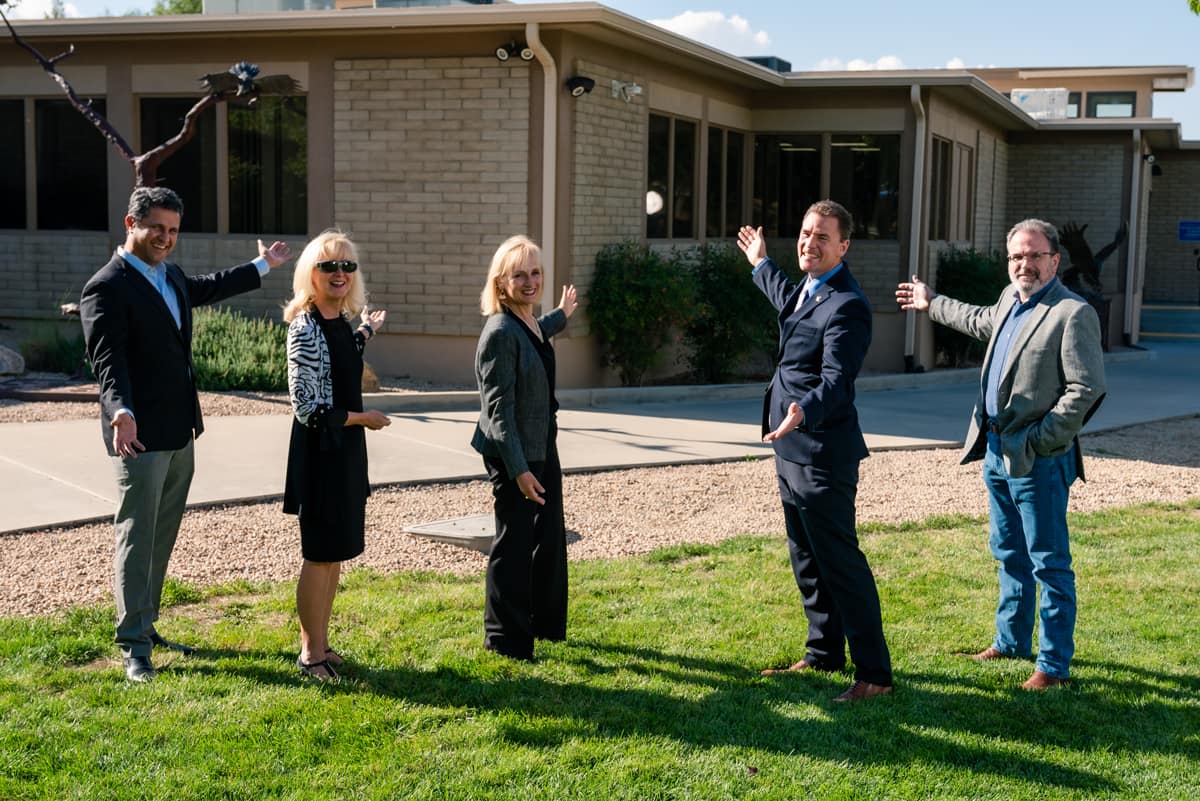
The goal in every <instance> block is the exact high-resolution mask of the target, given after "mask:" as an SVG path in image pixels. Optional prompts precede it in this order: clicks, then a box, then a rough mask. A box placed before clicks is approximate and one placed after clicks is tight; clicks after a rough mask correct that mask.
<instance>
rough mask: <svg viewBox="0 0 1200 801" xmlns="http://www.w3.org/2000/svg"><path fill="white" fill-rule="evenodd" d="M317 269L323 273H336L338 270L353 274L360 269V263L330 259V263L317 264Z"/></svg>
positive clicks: (320, 262)
mask: <svg viewBox="0 0 1200 801" xmlns="http://www.w3.org/2000/svg"><path fill="white" fill-rule="evenodd" d="M316 268H317V269H318V270H320V271H321V272H323V273H336V272H337V271H338V270H341V271H342V272H344V273H352V272H354V271H355V270H357V269H358V262H356V261H349V260H345V259H330V260H329V261H319V262H317V263H316Z"/></svg>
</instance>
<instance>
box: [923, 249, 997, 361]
mask: <svg viewBox="0 0 1200 801" xmlns="http://www.w3.org/2000/svg"><path fill="white" fill-rule="evenodd" d="M1008 284H1009V280H1008V265H1007V264H1006V263H1005V257H1004V254H1002V253H998V252H996V251H992V252H991V253H984V252H982V251H978V250H975V249H974V248H969V249H967V250H958V249H957V248H951V249H950V250H946V251H943V252H942V253H941V255H940V256H939V257H938V270H937V286H936V287H934V288H935V289H936V290H937V292H938V294H943V295H949V296H950V297H952V298H954V299H956V300H961V301H963V302H964V303H972V304H975V305H976V306H991V305H992V304H993V303H995V302H996V298H998V297H999V296H1000V292H1001V290H1003V289H1004V287H1006V286H1008ZM933 347H934V350H935V351H936V353H937V363H938V364H939V365H942V366H948V367H962V366H965V365H968V364H979V363H980V362H981V361H983V357H984V355H985V354H986V353H987V343H986V342H983V341H981V340H978V339H975V338H974V337H969V336H967V335H966V334H960V333H959V332H958V331H955V330H953V329H950V328H947V327H946V326H944V325H935V326H934V327H933Z"/></svg>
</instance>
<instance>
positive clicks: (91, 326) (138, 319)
mask: <svg viewBox="0 0 1200 801" xmlns="http://www.w3.org/2000/svg"><path fill="white" fill-rule="evenodd" d="M166 268H167V279H168V280H169V282H170V284H171V286H172V287H173V288H174V290H175V294H176V297H177V298H178V299H179V314H180V319H181V323H182V327H180V326H177V325H175V318H174V317H172V316H171V311H170V309H168V308H167V304H166V302H165V301H164V300H163V298H162V295H160V294H159V293H158V290H157V289H155V288H154V286H153V285H152V284H151V283H150V281H148V280H147V279H146V277H145V276H144V275H142V273H141V272H140V271H138V269H137V268H136V267H134V266H133V265H132V264H129V263H128V262H127V261H125V260H124V259H123V258H121V257H120V256H119V255H117V254H114V255H113V258H112V261H110V262H109V263H108V264H107V265H105V266H104V267H103V268H101V269H100V271H99V272H97V273H96V274H95V275H93V276H92V278H91V280H89V281H88V282H87V285H86V286H84V288H83V296H82V297H81V298H80V302H79V312H80V319H81V321H82V323H83V336H84V341H85V342H86V344H87V353H88V358H89V359H90V360H91V362H92V369H93V370H95V372H96V380H97V381H98V382H99V384H100V424H101V430H102V436H103V437H104V446H105V447H106V448H107V449H108V453H109V455H110V456H114V455H116V454H115V451H114V450H113V429H112V419H113V416H114V415H115V414H116V413H117V410H119V409H121V408H126V409H129V410H130V411H131V412H133V416H134V419H135V420H136V421H137V432H138V433H137V435H138V440H139V441H140V442H141V443H142V444H143V445H145V446H146V450H148V451H163V450H178V449H179V448H182V447H184V446H185V445H187V443H188V442H189V441H190V440H191V439H192V437H193V436H197V437H198V436H200V434H201V432H203V431H204V421H203V419H202V418H201V416H200V398H199V396H198V395H197V393H196V380H195V377H194V375H193V371H192V307H194V306H203V305H205V304H209V303H216V302H217V301H220V300H224V299H225V298H228V297H232V296H233V295H237V294H240V293H242V292H246V291H248V290H251V289H257V288H258V287H259V286H261V285H262V279H261V277H260V276H259V274H258V268H257V267H256V266H255V265H254V264H253V263H251V264H243V265H241V266H239V267H234V268H232V269H229V270H223V271H221V272H216V273H212V274H210V275H200V276H194V277H190V276H187V275H184V273H183V270H181V269H179V267H178V265H175V264H171V263H170V262H167V263H166Z"/></svg>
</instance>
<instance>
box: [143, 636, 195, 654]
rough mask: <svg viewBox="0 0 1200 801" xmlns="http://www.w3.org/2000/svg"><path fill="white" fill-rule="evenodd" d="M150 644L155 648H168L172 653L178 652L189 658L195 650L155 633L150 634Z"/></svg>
mask: <svg viewBox="0 0 1200 801" xmlns="http://www.w3.org/2000/svg"><path fill="white" fill-rule="evenodd" d="M150 642H152V643H153V644H154V647H155V648H169V649H170V650H172V651H178V652H179V653H181V654H183V655H184V656H191V655H192V654H193V653H195V651H196V649H195V648H192V647H190V646H187V645H184V644H183V643H178V642H171V641H170V640H168V639H167V638H166V637H164V636H162V635H161V634H159V633H158V632H157V631H155V632H151V634H150Z"/></svg>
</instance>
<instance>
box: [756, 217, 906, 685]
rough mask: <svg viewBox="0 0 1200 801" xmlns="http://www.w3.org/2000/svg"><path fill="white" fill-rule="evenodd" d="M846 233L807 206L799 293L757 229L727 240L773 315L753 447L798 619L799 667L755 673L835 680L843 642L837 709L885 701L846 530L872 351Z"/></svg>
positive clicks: (879, 629) (846, 227)
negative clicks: (776, 505)
mask: <svg viewBox="0 0 1200 801" xmlns="http://www.w3.org/2000/svg"><path fill="white" fill-rule="evenodd" d="M852 227H853V218H852V217H851V216H850V213H849V212H848V211H846V209H845V208H844V207H842V206H841V205H839V204H837V203H835V202H833V201H831V200H822V201H819V202H817V203H814V204H813V205H812V206H810V207H809V209H808V211H807V213H806V214H805V215H804V222H803V224H802V226H801V229H800V238H799V240H798V241H797V243H796V254H797V256H798V258H799V261H800V269H801V270H802V271H803V272H804V273H805V275H806V278H805V280H804V281H802V282H800V283H796V282H794V281H792V280H791V279H789V278H788V277H787V276H786V275H784V273H783V272H782V271H781V270H780V269H779V268H778V267H777V266H776V265H775V263H774V262H772V261H771V260H770V259H769V258H767V248H766V243H765V242H764V240H763V233H762V228H752V227H750V226H743V227H742V228H741V230H739V231H738V247H739V248H741V249H742V252H744V253H745V254H746V258H747V260H749V262H750V263H751V264H752V265H754V273H753V276H754V283H755V285H756V286H758V288H759V289H761V290H762V291H763V294H765V295H766V296H767V298H768V300H770V301H771V305H773V306H774V307H775V308H776V309H778V311H779V352H778V356H777V362H778V367H777V369H776V370H775V375H774V377H773V378H772V379H771V384H770V386H769V388H768V389H767V395H766V398H765V400H764V403H763V418H762V430H763V441H764V442H771V443H772V444H773V445H774V448H775V470H776V473H777V476H778V479H779V494H780V497H781V499H782V501H783V515H784V521H785V523H786V525H787V536H788V554H789V556H790V557H791V562H792V573H793V574H794V575H795V577H796V585H797V586H798V587H799V588H800V595H801V598H802V599H803V602H804V613H805V615H806V616H807V618H808V642H807V647H806V650H805V654H804V657H803V658H802V659H801V660H800V661H798V662H796V663H795V664H793V665H792V666H791V667H787V668H782V669H773V670H764V671H763V673H764V675H772V674H777V673H786V672H789V671H811V670H818V671H840V670H842V669H843V668H844V667H845V664H846V643H847V642H849V645H850V658H851V659H852V660H853V662H854V684H853V685H851V687H850V689H848V690H846V691H845V692H844V693H842V694H841V695H839V696H837V697H836V698H835V699H834V700H835V701H839V702H845V701H858V700H861V699H864V698H872V697H875V696H879V695H887V694H889V693H891V691H892V666H891V658H890V656H889V655H888V648H887V643H886V642H885V640H884V637H883V622H882V617H881V615H880V611H879V594H878V592H877V590H876V588H875V577H874V576H872V575H871V568H870V566H869V565H868V564H867V558H866V556H864V555H863V552H862V550H860V549H859V547H858V534H857V532H856V530H855V522H854V518H855V510H854V499H855V495H856V493H857V491H858V464H859V462H860V461H862V460H863V459H864V458H866V456H867V446H866V442H865V441H864V440H863V435H862V430H861V429H860V428H859V426H858V412H857V411H856V410H855V408H854V379H855V377H856V376H857V375H858V371H859V369H860V368H861V367H862V364H863V359H864V358H865V356H866V353H867V346H868V345H869V344H870V343H871V307H870V304H869V303H868V302H867V298H866V296H865V295H864V294H863V291H862V289H861V288H859V286H858V282H857V281H855V280H854V277H853V276H852V275H851V274H850V268H849V266H848V265H847V264H846V262H845V260H844V259H843V257H844V256H845V255H846V250H847V249H848V248H849V247H850V231H851V228H852Z"/></svg>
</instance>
